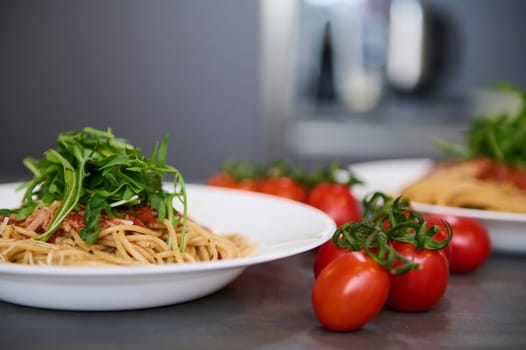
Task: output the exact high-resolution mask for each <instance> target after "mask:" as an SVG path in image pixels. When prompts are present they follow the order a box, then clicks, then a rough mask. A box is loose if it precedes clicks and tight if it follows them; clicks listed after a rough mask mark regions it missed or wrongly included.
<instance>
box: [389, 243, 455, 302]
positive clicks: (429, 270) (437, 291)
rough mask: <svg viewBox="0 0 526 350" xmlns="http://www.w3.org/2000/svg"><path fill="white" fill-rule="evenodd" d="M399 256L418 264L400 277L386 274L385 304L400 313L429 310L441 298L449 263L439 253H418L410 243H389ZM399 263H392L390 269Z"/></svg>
mask: <svg viewBox="0 0 526 350" xmlns="http://www.w3.org/2000/svg"><path fill="white" fill-rule="evenodd" d="M392 245H393V247H394V248H395V250H396V251H397V252H398V253H399V254H400V255H402V256H403V257H405V258H407V259H409V260H412V261H413V262H415V263H417V264H419V265H420V268H419V269H413V270H410V271H409V272H407V273H405V274H402V275H390V282H391V289H390V291H389V297H388V298H387V304H388V305H389V306H390V307H392V308H393V309H395V310H398V311H403V312H423V311H427V310H430V309H431V308H433V306H435V305H436V304H437V303H438V301H439V300H440V299H441V298H442V296H443V295H444V293H445V291H446V287H447V284H448V281H449V263H448V261H447V258H446V255H445V253H444V252H443V251H442V250H428V249H421V250H418V249H417V248H416V247H415V246H414V245H413V244H410V243H400V242H393V243H392ZM398 264H400V262H399V261H397V262H395V264H394V265H393V267H396V266H397V265H398Z"/></svg>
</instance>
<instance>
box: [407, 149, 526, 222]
mask: <svg viewBox="0 0 526 350" xmlns="http://www.w3.org/2000/svg"><path fill="white" fill-rule="evenodd" d="M489 162H490V161H489V160H488V159H475V160H465V161H457V162H453V163H446V164H440V165H437V166H435V167H434V168H432V169H431V171H429V173H427V174H426V175H425V176H423V177H422V178H420V179H418V180H417V181H415V182H413V183H411V184H409V185H408V186H407V187H405V188H404V189H403V190H402V192H401V195H402V196H404V197H406V198H408V199H410V200H411V201H415V202H421V203H427V204H435V205H444V206H451V207H460V208H472V209H483V210H495V211H501V212H513V213H526V190H524V189H522V188H519V187H518V186H517V184H516V183H514V181H511V180H512V179H510V177H509V176H506V177H504V176H496V174H497V173H498V174H503V173H504V171H502V170H499V171H497V172H495V171H493V173H494V174H493V175H492V176H488V171H487V170H488V164H489ZM508 173H512V172H510V171H508ZM513 173H514V174H516V173H517V170H516V169H514V171H513ZM515 182H516V181H515Z"/></svg>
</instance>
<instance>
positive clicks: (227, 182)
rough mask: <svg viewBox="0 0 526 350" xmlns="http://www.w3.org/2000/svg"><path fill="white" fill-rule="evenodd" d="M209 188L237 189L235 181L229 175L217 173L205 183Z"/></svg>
mask: <svg viewBox="0 0 526 350" xmlns="http://www.w3.org/2000/svg"><path fill="white" fill-rule="evenodd" d="M206 183H207V184H208V185H210V186H217V187H226V188H237V186H238V183H237V181H236V180H235V179H234V178H233V177H232V176H230V175H228V174H226V173H223V172H218V173H215V174H214V175H212V177H210V178H209V179H208V181H207V182H206Z"/></svg>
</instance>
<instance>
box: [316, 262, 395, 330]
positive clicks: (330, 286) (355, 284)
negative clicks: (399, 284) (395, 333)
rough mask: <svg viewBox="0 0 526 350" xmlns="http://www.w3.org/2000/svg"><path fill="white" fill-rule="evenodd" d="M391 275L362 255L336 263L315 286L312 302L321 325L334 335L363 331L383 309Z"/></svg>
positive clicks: (329, 267) (333, 263)
mask: <svg viewBox="0 0 526 350" xmlns="http://www.w3.org/2000/svg"><path fill="white" fill-rule="evenodd" d="M388 293H389V276H388V273H387V272H386V271H385V270H384V269H383V268H381V267H380V265H378V264H377V263H376V262H375V261H374V260H372V259H371V258H369V257H368V256H366V255H364V253H362V252H352V253H349V254H345V255H342V256H340V257H338V258H337V259H335V260H333V261H332V262H331V263H330V264H329V265H327V267H325V269H323V271H321V273H320V274H319V276H318V278H317V279H316V280H315V282H314V287H313V289H312V295H311V302H312V307H313V310H314V313H315V314H316V317H317V318H318V320H319V321H320V322H321V324H322V325H323V326H324V327H325V328H327V329H329V330H332V331H338V332H343V331H352V330H356V329H359V328H361V327H363V326H364V325H365V324H366V323H367V322H369V321H370V320H371V319H372V318H373V317H375V316H376V315H377V314H378V313H379V312H380V310H381V309H382V308H383V306H384V304H385V301H386V299H387V295H388Z"/></svg>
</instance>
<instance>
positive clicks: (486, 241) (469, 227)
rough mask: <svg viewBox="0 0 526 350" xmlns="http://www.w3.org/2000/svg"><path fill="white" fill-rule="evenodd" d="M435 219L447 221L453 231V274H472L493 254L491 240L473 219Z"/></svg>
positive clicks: (450, 267) (443, 217) (448, 216)
mask: <svg viewBox="0 0 526 350" xmlns="http://www.w3.org/2000/svg"><path fill="white" fill-rule="evenodd" d="M430 216H431V215H428V216H427V217H430ZM427 217H426V218H427ZM433 217H437V218H438V219H440V220H446V221H447V222H448V223H449V224H450V225H451V228H452V229H453V238H452V239H451V242H450V243H449V245H450V246H451V261H450V264H449V270H450V272H451V273H469V272H472V271H474V270H475V269H477V268H478V267H480V266H481V265H482V264H483V263H484V262H485V261H486V260H487V259H488V257H489V256H490V254H491V239H490V236H489V233H488V231H487V230H486V228H485V227H484V226H483V225H482V224H481V223H479V222H478V221H477V220H475V219H472V218H467V217H460V216H453V215H439V214H434V215H433Z"/></svg>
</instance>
